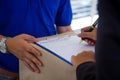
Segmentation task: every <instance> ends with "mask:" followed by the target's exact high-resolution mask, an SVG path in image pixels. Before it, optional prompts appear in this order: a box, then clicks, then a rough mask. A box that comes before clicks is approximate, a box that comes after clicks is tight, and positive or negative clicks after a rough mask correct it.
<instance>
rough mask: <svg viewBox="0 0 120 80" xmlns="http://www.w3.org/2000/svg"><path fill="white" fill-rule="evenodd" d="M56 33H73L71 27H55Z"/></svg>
mask: <svg viewBox="0 0 120 80" xmlns="http://www.w3.org/2000/svg"><path fill="white" fill-rule="evenodd" d="M57 32H58V34H60V33H65V32H73V30H72V28H71V26H57Z"/></svg>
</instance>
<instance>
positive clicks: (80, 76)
mask: <svg viewBox="0 0 120 80" xmlns="http://www.w3.org/2000/svg"><path fill="white" fill-rule="evenodd" d="M76 76H77V80H95V77H96V68H95V63H93V62H87V63H83V64H81V65H79V66H78V67H77V70H76Z"/></svg>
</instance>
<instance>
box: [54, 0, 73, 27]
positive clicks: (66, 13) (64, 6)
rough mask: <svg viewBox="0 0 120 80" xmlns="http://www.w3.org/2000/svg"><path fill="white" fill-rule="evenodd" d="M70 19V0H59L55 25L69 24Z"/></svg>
mask: <svg viewBox="0 0 120 80" xmlns="http://www.w3.org/2000/svg"><path fill="white" fill-rule="evenodd" d="M71 21H72V9H71V4H70V0H61V2H60V5H59V9H58V12H57V15H56V19H55V24H56V26H69V25H70V24H71Z"/></svg>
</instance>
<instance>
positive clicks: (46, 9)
mask: <svg viewBox="0 0 120 80" xmlns="http://www.w3.org/2000/svg"><path fill="white" fill-rule="evenodd" d="M71 19H72V11H71V6H70V0H1V1H0V34H1V35H4V36H9V37H14V36H16V35H19V34H22V33H25V34H29V35H32V36H35V37H43V36H49V35H55V34H56V29H55V26H54V24H56V26H68V25H70V24H71ZM21 54H22V53H21ZM0 68H3V69H6V70H8V71H12V72H16V73H18V72H19V65H18V59H17V58H16V57H15V56H14V55H12V54H2V53H0Z"/></svg>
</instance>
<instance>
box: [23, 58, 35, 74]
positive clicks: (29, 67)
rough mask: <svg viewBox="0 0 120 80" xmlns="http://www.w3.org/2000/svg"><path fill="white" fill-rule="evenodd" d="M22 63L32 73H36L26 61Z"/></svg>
mask: <svg viewBox="0 0 120 80" xmlns="http://www.w3.org/2000/svg"><path fill="white" fill-rule="evenodd" d="M22 62H23V63H24V64H25V66H26V67H27V68H28V69H30V70H31V71H32V72H35V71H34V69H33V68H32V67H31V66H30V65H29V64H28V63H27V62H26V61H23V60H22Z"/></svg>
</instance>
